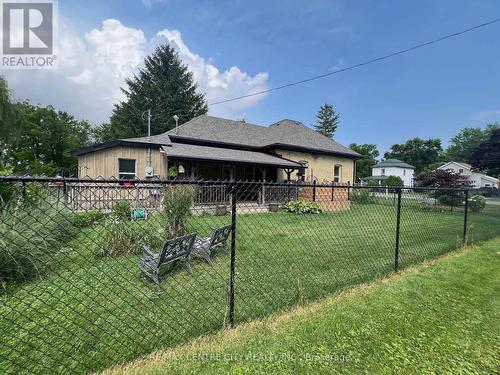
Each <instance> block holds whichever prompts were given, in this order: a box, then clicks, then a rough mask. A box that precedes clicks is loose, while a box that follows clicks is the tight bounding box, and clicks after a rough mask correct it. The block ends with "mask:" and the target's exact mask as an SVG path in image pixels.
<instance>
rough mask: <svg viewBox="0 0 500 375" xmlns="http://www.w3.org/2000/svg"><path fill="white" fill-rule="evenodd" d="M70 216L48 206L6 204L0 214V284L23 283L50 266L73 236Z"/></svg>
mask: <svg viewBox="0 0 500 375" xmlns="http://www.w3.org/2000/svg"><path fill="white" fill-rule="evenodd" d="M72 219H73V215H72V214H71V213H70V212H69V211H66V210H63V209H61V208H59V209H54V208H52V207H50V206H48V205H46V204H45V205H44V204H42V205H40V206H38V207H37V208H33V209H26V207H22V208H19V207H17V208H14V207H13V205H12V206H8V207H7V208H6V209H5V210H3V211H2V212H1V213H0V285H4V286H5V285H6V284H8V283H10V282H23V281H27V280H30V279H33V278H35V277H38V276H41V275H42V274H43V273H44V272H45V271H47V270H48V269H50V265H51V263H52V262H54V257H55V256H56V255H57V253H58V252H59V251H60V250H61V249H62V248H63V247H64V246H65V245H66V242H67V241H69V240H70V239H71V237H72V233H73V232H74V231H73V230H72V228H73V221H72Z"/></svg>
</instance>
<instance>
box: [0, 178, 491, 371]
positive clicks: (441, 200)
mask: <svg viewBox="0 0 500 375" xmlns="http://www.w3.org/2000/svg"><path fill="white" fill-rule="evenodd" d="M124 182H125V181H118V180H115V179H109V180H104V179H102V180H88V179H85V180H78V179H55V178H31V177H0V194H1V198H2V199H1V200H0V202H1V203H0V284H1V287H0V331H1V332H2V345H1V346H0V368H1V369H2V373H6V374H23V373H71V374H72V373H88V372H92V371H99V370H102V369H104V368H107V367H110V366H113V365H114V364H117V363H121V362H123V361H128V360H132V359H134V358H136V357H138V356H140V355H144V354H147V353H151V352H152V351H154V350H158V349H161V348H165V347H169V346H172V345H176V344H179V343H182V342H187V341H188V340H190V339H192V338H194V337H197V336H199V335H200V334H205V333H209V332H214V331H217V330H220V329H222V328H224V327H226V326H229V327H233V326H235V325H237V324H240V323H242V322H245V321H249V320H252V319H256V318H260V317H263V316H266V315H268V314H270V313H272V312H275V311H279V310H284V309H289V308H290V307H293V306H294V305H296V304H302V303H306V302H307V301H313V300H315V299H317V298H321V297H323V296H326V295H328V294H331V293H334V292H335V291H338V290H339V289H341V288H343V287H346V286H349V285H354V284H359V283H362V282H365V281H369V280H372V279H374V278H377V277H381V276H384V275H388V274H390V273H392V272H395V271H398V270H400V269H403V268H405V267H408V266H410V265H412V264H416V263H418V262H421V261H423V260H425V259H430V258H433V257H436V256H439V255H441V254H444V253H446V252H449V251H452V250H455V249H458V248H460V247H462V246H463V245H464V244H467V243H471V242H476V241H482V240H486V239H489V238H492V237H495V236H498V235H500V225H499V224H500V206H493V205H492V206H486V207H481V205H480V204H479V205H478V204H477V201H476V200H475V199H473V198H474V195H475V193H474V191H469V190H463V189H409V188H385V187H375V188H373V187H360V186H350V185H338V184H337V185H335V184H334V185H322V184H289V183H269V182H265V183H263V182H235V181H186V180H165V181H162V180H146V181H138V180H134V181H132V182H130V181H128V182H127V183H126V184H124ZM289 202H291V203H289ZM285 207H286V208H285Z"/></svg>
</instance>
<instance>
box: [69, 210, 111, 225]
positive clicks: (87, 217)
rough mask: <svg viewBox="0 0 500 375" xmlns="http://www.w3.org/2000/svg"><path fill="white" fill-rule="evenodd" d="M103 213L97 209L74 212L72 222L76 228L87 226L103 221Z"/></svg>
mask: <svg viewBox="0 0 500 375" xmlns="http://www.w3.org/2000/svg"><path fill="white" fill-rule="evenodd" d="M104 218H105V215H104V214H103V213H102V212H101V211H99V210H91V211H87V212H84V213H81V214H75V218H74V220H73V223H74V225H75V227H77V228H82V229H83V228H87V227H91V226H93V225H95V224H98V223H101V222H103V221H104Z"/></svg>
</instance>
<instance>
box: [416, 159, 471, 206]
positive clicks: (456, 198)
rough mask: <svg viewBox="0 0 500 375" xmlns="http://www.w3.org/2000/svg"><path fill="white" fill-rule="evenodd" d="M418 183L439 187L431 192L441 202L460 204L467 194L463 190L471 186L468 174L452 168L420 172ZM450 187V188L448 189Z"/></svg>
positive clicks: (450, 204)
mask: <svg viewBox="0 0 500 375" xmlns="http://www.w3.org/2000/svg"><path fill="white" fill-rule="evenodd" d="M416 183H417V185H418V186H420V187H431V188H438V189H437V190H435V191H433V192H432V193H431V195H432V196H434V197H435V198H436V199H437V200H438V201H439V202H440V203H441V204H443V205H447V206H450V207H451V209H453V207H454V206H459V205H460V204H461V203H462V202H463V201H464V199H465V194H464V192H463V191H461V190H454V189H465V188H469V187H470V182H469V180H468V179H467V177H466V176H463V175H461V174H459V173H455V172H454V171H452V170H441V169H436V170H433V171H429V172H423V173H420V174H419V175H418V176H417V178H416ZM446 188H449V189H450V190H446Z"/></svg>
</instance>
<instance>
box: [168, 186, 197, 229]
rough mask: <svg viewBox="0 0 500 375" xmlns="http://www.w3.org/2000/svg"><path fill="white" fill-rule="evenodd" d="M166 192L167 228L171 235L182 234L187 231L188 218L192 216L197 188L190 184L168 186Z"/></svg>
mask: <svg viewBox="0 0 500 375" xmlns="http://www.w3.org/2000/svg"><path fill="white" fill-rule="evenodd" d="M164 194H165V195H164V201H163V213H164V216H165V222H166V223H165V224H166V228H165V230H166V232H167V233H168V235H169V236H170V237H178V236H182V235H183V234H186V233H187V220H188V218H189V217H190V216H191V206H192V205H193V198H194V194H195V188H194V187H193V186H188V185H179V186H168V187H166V188H165V192H164Z"/></svg>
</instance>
